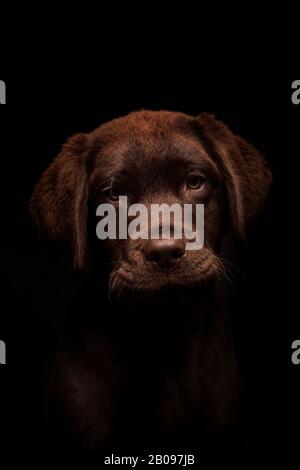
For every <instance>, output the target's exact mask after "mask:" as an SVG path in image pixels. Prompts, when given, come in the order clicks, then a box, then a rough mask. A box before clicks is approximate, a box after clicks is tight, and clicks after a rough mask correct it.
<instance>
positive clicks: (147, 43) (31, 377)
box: [0, 24, 300, 450]
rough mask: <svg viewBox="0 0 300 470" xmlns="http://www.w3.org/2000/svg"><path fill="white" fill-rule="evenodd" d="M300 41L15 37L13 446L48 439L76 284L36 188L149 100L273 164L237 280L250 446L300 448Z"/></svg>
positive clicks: (153, 34)
mask: <svg viewBox="0 0 300 470" xmlns="http://www.w3.org/2000/svg"><path fill="white" fill-rule="evenodd" d="M296 48H297V46H296V43H295V41H294V38H287V37H285V41H284V42H283V40H282V37H280V36H279V35H276V34H275V33H274V34H269V33H267V32H266V31H264V33H262V32H261V33H258V31H255V35H254V34H253V30H251V34H249V31H244V34H241V33H240V32H239V33H238V34H236V35H234V34H233V35H232V37H231V38H229V37H228V35H224V34H221V33H219V34H218V33H217V32H213V33H211V34H209V35H207V34H204V33H201V31H200V28H199V26H192V25H191V26H190V27H188V28H182V27H180V26H173V27H170V26H162V25H158V24H155V25H154V24H139V25H137V24H135V25H133V24H126V25H123V26H122V27H121V26H114V27H112V26H111V27H106V28H105V27H103V25H102V27H101V32H89V33H87V32H85V33H83V32H82V33H78V32H77V33H76V32H69V33H66V32H64V33H57V34H54V33H53V34H51V35H46V34H38V35H33V34H31V35H30V34H27V35H25V36H23V38H22V40H21V39H18V38H16V37H12V35H11V36H10V37H9V36H6V37H3V38H2V42H1V46H0V53H1V62H0V79H2V80H5V82H6V85H7V105H6V106H1V108H0V120H1V121H0V123H1V131H0V135H1V142H0V148H1V201H2V204H1V219H2V230H1V260H2V262H1V268H2V272H3V280H2V287H3V289H2V296H1V317H0V339H2V340H4V341H5V342H6V346H7V365H6V366H0V417H1V424H0V425H1V432H0V434H1V442H0V446H1V444H3V446H4V447H5V446H9V447H38V446H39V445H41V444H40V434H41V426H42V424H41V416H40V412H39V405H40V397H41V394H42V389H43V383H44V379H45V377H46V375H47V364H48V358H49V355H51V350H52V349H53V347H54V339H53V338H54V334H53V332H54V325H55V321H54V319H53V314H52V312H53V311H55V310H56V307H57V305H59V304H60V303H61V302H62V301H63V299H64V297H65V292H66V291H67V290H68V289H69V287H70V286H71V284H72V272H71V267H70V263H69V261H70V260H69V259H68V258H67V256H66V255H63V254H56V250H54V251H52V249H51V247H49V248H48V250H46V251H45V250H44V249H42V248H41V247H39V246H38V245H37V243H36V240H35V237H34V231H33V230H32V228H31V225H30V222H29V221H28V215H27V206H28V199H29V197H30V194H31V192H32V189H33V187H34V184H35V183H36V182H37V180H38V178H39V176H40V174H41V172H42V171H43V170H44V169H45V168H46V167H47V166H48V164H49V163H50V162H51V161H52V159H53V158H54V156H55V155H56V154H57V153H58V151H59V150H60V147H61V145H62V144H63V142H64V141H65V140H66V138H67V137H69V136H70V135H72V134H74V133H76V132H88V131H90V130H92V129H94V128H95V127H97V126H98V125H100V124H101V123H103V122H105V121H107V120H110V119H112V118H115V117H118V116H120V115H123V114H127V113H128V112H129V111H132V110H136V109H141V108H144V109H148V108H150V109H154V110H156V109H169V110H177V111H183V112H186V113H190V114H193V115H197V114H199V113H200V112H202V111H209V112H213V113H215V114H216V115H217V116H218V117H219V118H221V119H223V120H224V121H225V122H226V123H227V124H228V125H229V126H230V127H231V128H232V129H233V130H234V131H235V132H236V133H238V134H240V135H242V136H243V137H245V138H246V139H248V140H249V141H250V142H252V143H253V144H255V145H256V146H257V147H258V148H259V149H260V150H261V151H262V152H263V153H264V155H265V157H266V159H267V160H268V161H269V162H270V165H271V168H272V170H273V173H274V183H273V188H272V191H271V193H270V197H269V200H268V203H267V205H266V208H265V211H264V214H263V217H262V218H261V220H260V223H259V225H258V228H257V231H256V232H255V233H253V234H250V235H249V239H248V244H247V250H246V255H245V256H243V259H242V260H241V261H242V274H241V275H238V278H239V279H238V280H237V285H238V296H237V308H236V315H235V337H236V349H237V352H238V357H239V361H240V368H241V371H242V378H243V386H244V387H243V390H244V392H243V401H242V403H243V409H242V423H243V429H244V433H245V438H244V440H243V446H245V447H249V448H252V447H272V448H276V447H278V446H281V447H293V446H296V444H298V440H299V437H300V436H299V434H300V431H299V420H300V403H299V396H300V385H299V376H300V365H299V366H295V365H293V364H292V362H291V354H292V350H291V344H292V342H293V341H294V340H296V339H300V313H299V305H298V290H299V287H298V276H297V274H298V269H299V267H298V266H299V256H298V249H299V248H298V247H299V244H298V237H297V227H298V225H299V224H298V214H299V211H298V178H299V176H298V168H299V165H298V159H299V158H300V157H299V155H300V154H299V150H300V145H299V138H298V133H299V124H300V105H299V106H295V105H293V104H292V102H291V94H292V90H291V83H292V82H293V80H296V79H297V78H299V75H297V74H298V73H299V60H297V50H296ZM298 56H299V54H298ZM178 450H180V449H178Z"/></svg>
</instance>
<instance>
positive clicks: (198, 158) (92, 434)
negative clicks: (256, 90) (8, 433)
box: [30, 111, 271, 448]
mask: <svg viewBox="0 0 300 470" xmlns="http://www.w3.org/2000/svg"><path fill="white" fill-rule="evenodd" d="M270 183H271V172H270V170H269V168H268V166H267V164H266V162H265V160H264V159H263V157H262V156H261V155H260V153H259V152H258V151H257V150H256V149H255V148H254V147H253V146H252V145H250V144H249V143H247V142H246V141H245V140H243V139H242V138H241V137H239V136H237V135H235V134H234V133H233V132H232V131H231V130H229V129H228V127H227V126H226V125H225V124H223V123H222V122H220V121H218V120H217V119H216V118H215V117H214V116H213V115H209V114H201V115H200V116H198V117H196V118H195V117H191V116H188V115H186V114H182V113H176V112H167V111H159V112H152V111H140V112H134V113H131V114H129V115H128V116H125V117H121V118H119V119H115V120H113V121H111V122H108V123H106V124H104V125H101V126H100V127H99V128H97V129H96V130H95V131H93V132H91V133H89V134H77V135H75V136H73V137H71V138H70V139H69V140H68V141H67V143H66V144H65V145H64V146H63V149H62V151H61V153H60V154H59V155H58V156H57V158H56V159H55V160H54V162H53V163H52V164H51V165H50V167H49V168H48V169H47V170H46V171H45V173H44V174H43V175H42V177H41V179H40V181H39V182H38V184H37V186H36V188H35V190H34V193H33V196H32V199H31V203H30V212H31V216H32V218H33V220H34V222H35V223H36V224H37V226H38V228H39V230H40V232H44V233H45V234H47V235H48V236H49V237H51V238H52V239H54V240H60V241H64V242H65V243H66V245H68V246H69V247H71V249H72V252H73V254H74V267H75V269H76V270H78V271H80V272H82V273H83V274H84V276H83V279H84V280H83V282H82V284H81V286H80V288H79V289H78V291H77V293H76V295H75V297H74V299H73V301H72V302H71V304H70V306H69V308H68V311H67V312H66V314H65V316H64V325H63V329H62V334H61V340H60V344H61V346H60V348H59V351H58V353H57V356H56V359H55V365H54V368H53V372H52V379H51V384H50V394H49V395H50V398H49V407H48V408H49V413H50V416H51V417H52V420H53V422H54V423H55V425H54V429H55V434H57V435H58V434H61V435H63V438H62V439H63V440H62V441H61V444H62V445H75V446H78V447H82V448H103V447H104V446H105V445H106V444H107V443H111V442H115V443H116V442H123V443H124V442H127V441H128V442H138V441H139V440H141V439H143V436H144V438H145V440H146V441H147V442H148V443H149V439H150V437H152V438H154V437H156V438H157V436H159V435H163V436H165V435H168V433H170V434H172V432H173V433H176V430H178V429H186V428H188V427H189V426H196V428H195V427H194V429H196V430H197V431H196V434H197V433H198V434H197V435H198V436H200V434H201V435H203V433H204V434H205V432H208V431H207V430H208V429H213V428H215V429H223V428H226V426H229V425H230V423H232V422H233V421H234V419H235V417H236V410H237V404H238V396H239V393H238V388H239V386H238V382H239V381H238V371H237V365H236V358H235V354H234V351H233V342H232V339H231V333H230V331H231V327H230V315H229V314H228V310H227V309H226V308H224V304H225V301H224V297H222V296H220V294H219V293H218V292H219V291H220V289H219V290H218V287H220V286H221V285H222V283H223V280H224V278H225V276H226V271H225V268H224V264H223V258H222V256H223V253H222V243H223V242H224V239H226V237H228V234H230V233H233V234H234V236H235V237H236V238H237V239H244V238H245V233H246V231H247V229H248V228H249V227H250V226H251V224H252V223H253V222H254V221H255V219H256V217H257V214H258V213H259V211H260V209H261V207H262V205H263V203H264V200H265V197H266V194H267V191H268V188H269V186H270ZM119 196H127V198H128V202H129V203H130V204H134V203H143V204H144V205H145V206H146V207H150V205H151V204H162V203H167V204H169V205H172V204H175V203H176V204H180V205H181V206H183V205H184V204H191V205H192V206H193V207H194V206H195V205H196V204H204V210H205V212H204V224H205V225H204V227H205V230H204V234H205V236H204V246H203V247H202V248H201V249H199V250H189V251H188V250H186V240H185V239H184V237H182V239H178V238H175V237H172V234H171V236H170V238H169V239H168V240H163V239H161V238H159V239H151V238H150V239H142V238H140V239H131V238H127V239H126V238H124V239H106V240H102V241H100V240H99V239H98V238H97V236H96V225H97V221H98V218H97V216H96V211H97V207H98V206H99V204H103V203H111V204H112V205H113V207H115V209H116V211H117V212H118V201H119V199H118V198H119ZM171 225H172V222H171ZM171 228H172V227H171ZM195 423H196V424H195ZM62 431H63V433H62Z"/></svg>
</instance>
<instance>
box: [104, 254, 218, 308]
mask: <svg viewBox="0 0 300 470" xmlns="http://www.w3.org/2000/svg"><path fill="white" fill-rule="evenodd" d="M222 271H223V270H222V267H221V264H220V262H219V260H218V258H217V257H216V256H209V257H207V258H206V259H205V260H204V261H202V263H201V266H197V265H195V264H194V265H191V266H189V265H187V266H185V267H184V268H183V267H182V266H181V265H180V266H177V267H173V268H172V269H168V270H162V269H157V268H153V267H151V266H148V267H147V268H144V269H139V267H138V266H135V267H134V266H130V265H129V264H121V265H120V266H119V268H118V269H116V270H114V272H113V273H112V274H111V277H110V282H109V296H110V299H111V300H112V299H114V300H117V301H118V300H122V299H124V298H132V299H136V300H141V299H151V298H153V299H154V298H155V299H158V298H161V299H162V298H164V297H169V298H170V294H171V295H172V298H174V294H175V297H178V296H177V295H176V294H178V295H179V296H180V295H181V293H182V292H183V291H187V290H191V289H195V288H199V287H202V286H207V285H208V284H209V283H210V282H211V281H214V280H215V279H218V278H220V274H221V273H222Z"/></svg>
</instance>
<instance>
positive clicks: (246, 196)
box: [197, 113, 272, 238]
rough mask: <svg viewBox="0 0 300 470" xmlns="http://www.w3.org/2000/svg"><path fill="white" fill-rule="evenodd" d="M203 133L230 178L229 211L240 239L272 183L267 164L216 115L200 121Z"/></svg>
mask: <svg viewBox="0 0 300 470" xmlns="http://www.w3.org/2000/svg"><path fill="white" fill-rule="evenodd" d="M197 121H198V125H199V124H200V134H201V139H202V140H203V142H204V145H205V146H206V148H207V151H208V152H209V154H210V155H212V157H213V158H214V160H216V161H217V163H218V165H219V168H220V169H221V171H222V172H223V174H224V176H225V179H226V186H227V194H228V202H229V211H230V216H231V220H232V224H233V227H234V229H235V232H236V234H237V235H238V236H239V237H240V238H244V237H245V231H246V230H247V228H248V227H249V226H250V225H251V224H252V222H253V221H254V220H255V218H256V216H257V215H258V213H259V211H260V209H261V207H262V205H263V203H264V200H265V198H266V195H267V192H268V190H269V187H270V185H271V182H272V174H271V171H270V169H269V167H268V165H267V162H266V161H265V159H264V158H263V157H262V155H261V154H260V152H259V151H258V150H257V149H256V148H255V147H253V145H251V144H249V143H248V142H246V141H245V140H244V139H242V138H241V137H239V136H237V135H235V134H234V133H233V132H232V131H231V130H230V129H229V128H228V127H227V126H226V125H225V124H223V123H222V122H221V121H219V120H217V119H216V118H215V117H214V116H213V115H211V114H206V113H203V114H201V115H200V116H199V117H198V118H197Z"/></svg>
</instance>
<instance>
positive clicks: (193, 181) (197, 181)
mask: <svg viewBox="0 0 300 470" xmlns="http://www.w3.org/2000/svg"><path fill="white" fill-rule="evenodd" d="M204 184H205V178H204V177H203V176H201V175H190V176H188V178H187V180H186V187H187V189H192V190H194V191H196V190H199V189H202V188H203V186H204Z"/></svg>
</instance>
